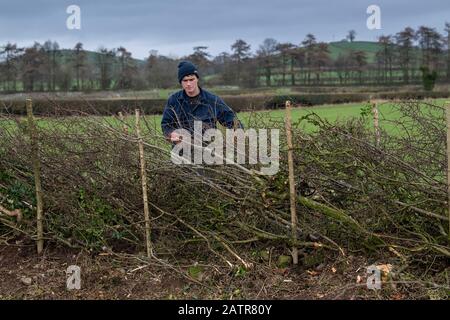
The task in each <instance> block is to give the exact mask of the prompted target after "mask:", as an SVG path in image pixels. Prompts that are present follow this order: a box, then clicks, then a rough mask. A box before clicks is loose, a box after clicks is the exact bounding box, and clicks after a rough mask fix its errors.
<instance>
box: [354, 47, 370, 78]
mask: <svg viewBox="0 0 450 320" xmlns="http://www.w3.org/2000/svg"><path fill="white" fill-rule="evenodd" d="M352 60H353V62H354V63H353V65H354V66H355V70H356V71H357V72H358V79H359V84H362V83H363V80H362V74H363V72H364V69H365V67H366V66H367V55H366V52H364V51H353V52H352Z"/></svg>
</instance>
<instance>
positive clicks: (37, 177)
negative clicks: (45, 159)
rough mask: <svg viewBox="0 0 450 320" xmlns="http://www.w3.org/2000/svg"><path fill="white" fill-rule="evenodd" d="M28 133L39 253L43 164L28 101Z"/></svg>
mask: <svg viewBox="0 0 450 320" xmlns="http://www.w3.org/2000/svg"><path fill="white" fill-rule="evenodd" d="M26 104H27V116H28V131H29V134H30V142H31V161H32V163H33V172H34V185H35V189H36V208H37V212H36V221H37V253H38V254H41V253H42V250H43V249H44V227H43V220H44V209H43V208H44V206H43V201H42V186H41V164H40V162H39V141H38V135H37V130H36V124H35V123H34V117H33V102H32V101H31V99H27V102H26Z"/></svg>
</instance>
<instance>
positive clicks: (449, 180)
mask: <svg viewBox="0 0 450 320" xmlns="http://www.w3.org/2000/svg"><path fill="white" fill-rule="evenodd" d="M445 111H446V112H445V113H446V119H447V210H448V212H447V214H448V219H449V220H448V241H449V242H450V101H447V103H446V108H445Z"/></svg>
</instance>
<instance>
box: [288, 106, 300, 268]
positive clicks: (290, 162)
mask: <svg viewBox="0 0 450 320" xmlns="http://www.w3.org/2000/svg"><path fill="white" fill-rule="evenodd" d="M285 124H286V137H287V144H288V166H289V193H290V204H291V228H292V230H291V231H292V242H293V243H296V242H297V225H298V219H297V212H296V203H297V196H296V192H295V181H294V155H293V153H294V150H293V145H292V123H291V102H290V101H286V118H285ZM292 261H293V263H294V264H298V249H297V247H296V246H293V247H292Z"/></svg>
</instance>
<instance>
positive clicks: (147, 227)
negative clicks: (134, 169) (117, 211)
mask: <svg viewBox="0 0 450 320" xmlns="http://www.w3.org/2000/svg"><path fill="white" fill-rule="evenodd" d="M139 120H140V112H139V109H136V135H137V138H138V145H139V159H140V163H141V182H142V199H143V201H144V216H145V241H146V245H147V257H148V258H150V257H151V255H152V244H151V240H150V235H151V227H150V211H149V208H148V197H147V173H146V171H145V157H144V142H143V140H142V136H141V128H140V121H139Z"/></svg>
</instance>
